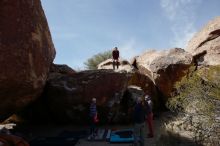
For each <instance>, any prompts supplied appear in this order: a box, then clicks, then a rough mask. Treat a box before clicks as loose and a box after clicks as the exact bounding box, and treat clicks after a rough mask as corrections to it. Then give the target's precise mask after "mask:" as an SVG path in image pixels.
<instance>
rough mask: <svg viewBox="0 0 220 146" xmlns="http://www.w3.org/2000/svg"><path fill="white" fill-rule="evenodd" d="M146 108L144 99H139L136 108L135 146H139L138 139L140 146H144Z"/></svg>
mask: <svg viewBox="0 0 220 146" xmlns="http://www.w3.org/2000/svg"><path fill="white" fill-rule="evenodd" d="M145 115H146V113H145V108H144V103H143V101H142V98H141V97H139V98H137V103H136V105H135V108H134V146H138V138H139V137H140V145H141V146H144V143H145V141H144V135H145V132H144V131H145V130H144V128H145Z"/></svg>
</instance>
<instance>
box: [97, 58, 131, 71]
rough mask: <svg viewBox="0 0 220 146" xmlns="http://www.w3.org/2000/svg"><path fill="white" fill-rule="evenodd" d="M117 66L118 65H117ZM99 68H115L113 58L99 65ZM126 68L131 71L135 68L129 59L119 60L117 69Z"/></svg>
mask: <svg viewBox="0 0 220 146" xmlns="http://www.w3.org/2000/svg"><path fill="white" fill-rule="evenodd" d="M115 68H117V67H115ZM98 69H113V61H112V59H107V60H105V61H103V62H101V63H100V64H99V65H98ZM119 70H125V71H127V72H131V71H132V70H133V68H132V65H131V64H130V63H129V62H128V61H127V60H119V68H118V69H117V70H116V71H119Z"/></svg>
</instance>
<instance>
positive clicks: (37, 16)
mask: <svg viewBox="0 0 220 146" xmlns="http://www.w3.org/2000/svg"><path fill="white" fill-rule="evenodd" d="M0 20H1V23H0V67H1V71H0V101H1V102H0V119H5V118H6V117H7V116H9V115H10V114H11V113H13V112H16V111H18V110H20V109H21V108H22V107H24V106H26V105H27V104H29V103H30V102H32V101H34V100H35V99H36V98H37V97H38V96H39V95H40V94H41V92H42V89H43V87H44V85H45V82H46V79H47V76H48V72H49V68H50V65H51V63H52V61H53V59H54V57H55V49H54V45H53V42H52V39H51V35H50V31H49V28H48V24H47V20H46V18H45V15H44V11H43V9H42V6H41V3H40V0H10V1H9V0H1V1H0Z"/></svg>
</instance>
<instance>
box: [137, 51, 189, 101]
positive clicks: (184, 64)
mask: <svg viewBox="0 0 220 146" xmlns="http://www.w3.org/2000/svg"><path fill="white" fill-rule="evenodd" d="M191 64H192V55H191V54H190V53H188V52H186V51H185V50H183V49H181V48H173V49H170V50H164V51H149V52H146V53H144V54H142V55H140V56H138V57H136V59H135V65H136V66H137V68H138V70H139V71H140V72H141V73H143V74H145V75H146V76H149V77H150V78H151V79H152V80H153V81H154V83H155V85H156V86H157V87H158V89H159V91H161V92H162V93H163V95H164V96H165V97H169V96H170V94H171V91H172V89H173V85H174V83H175V82H176V81H178V80H180V79H181V77H183V76H184V75H186V73H187V69H188V68H189V67H190V66H191Z"/></svg>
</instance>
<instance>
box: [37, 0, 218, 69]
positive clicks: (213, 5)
mask: <svg viewBox="0 0 220 146" xmlns="http://www.w3.org/2000/svg"><path fill="white" fill-rule="evenodd" d="M41 2H42V6H43V8H44V12H45V14H46V17H47V21H48V24H49V27H50V31H51V35H52V38H53V42H54V45H55V48H56V52H57V54H56V58H55V60H54V63H57V64H67V65H69V66H70V67H72V68H74V69H83V68H84V64H83V63H84V62H85V61H86V60H87V59H88V58H90V57H92V56H93V55H95V54H97V53H100V52H104V51H107V50H111V49H112V48H113V47H115V46H117V47H118V48H119V50H120V55H121V57H122V58H124V59H128V60H129V59H130V58H132V57H134V56H136V55H139V54H141V53H142V52H144V51H146V50H150V49H157V50H162V49H169V48H173V47H181V48H184V47H185V46H186V44H187V41H188V40H189V39H190V38H192V36H193V34H194V33H195V32H197V31H199V30H200V29H201V28H202V27H203V26H204V25H205V24H206V23H207V22H208V21H210V20H211V19H213V18H215V17H216V16H220V9H219V6H220V0H62V1H61V0H41Z"/></svg>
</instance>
